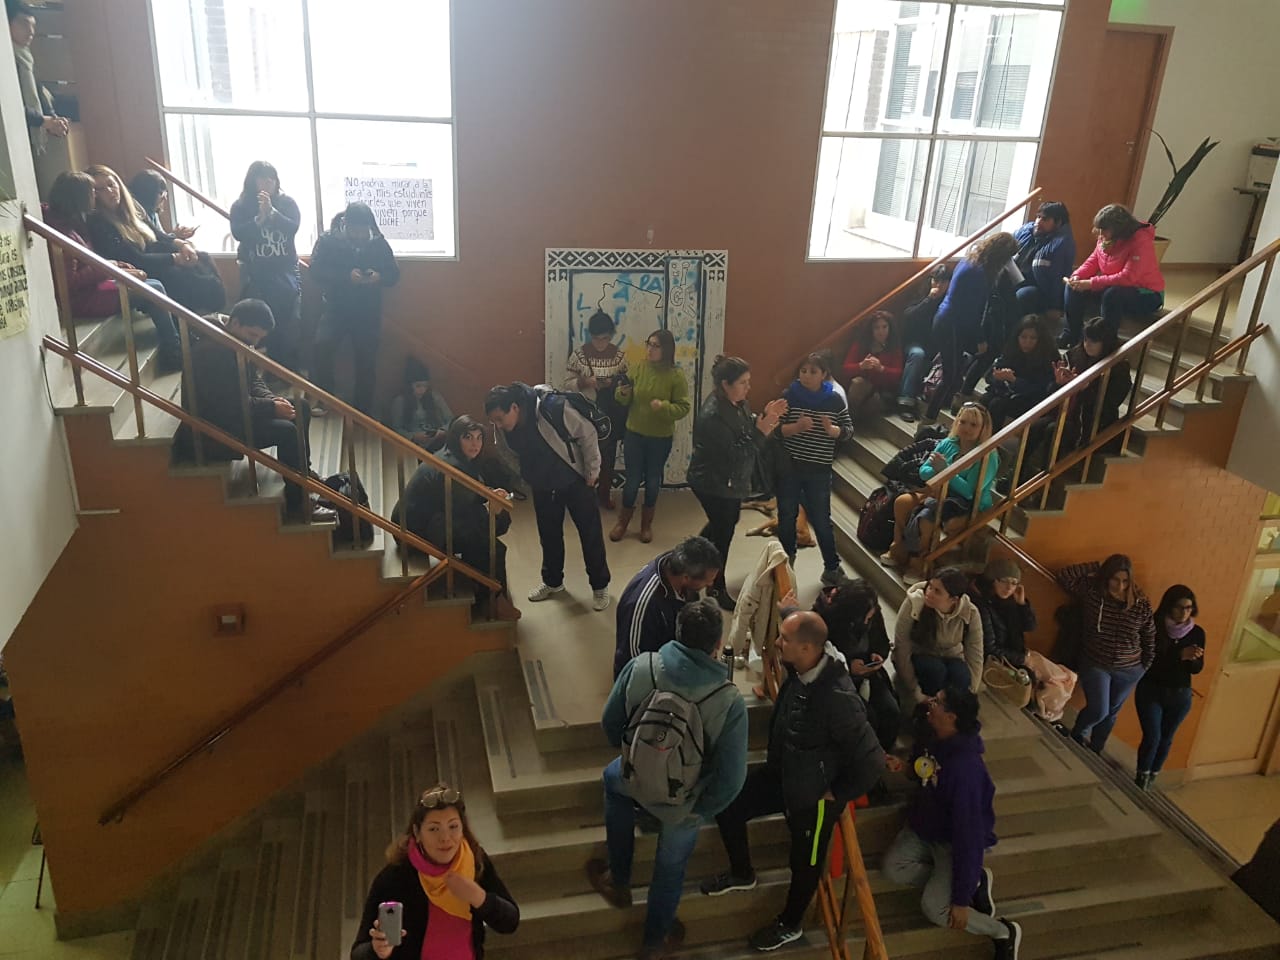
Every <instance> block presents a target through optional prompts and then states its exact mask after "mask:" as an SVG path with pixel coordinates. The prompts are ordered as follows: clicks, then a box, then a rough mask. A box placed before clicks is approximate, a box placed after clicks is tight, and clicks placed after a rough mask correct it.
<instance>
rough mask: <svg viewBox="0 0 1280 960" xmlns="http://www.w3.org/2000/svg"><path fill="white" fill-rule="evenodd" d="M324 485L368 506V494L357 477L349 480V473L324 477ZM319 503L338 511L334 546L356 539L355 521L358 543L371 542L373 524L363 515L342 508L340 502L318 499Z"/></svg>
mask: <svg viewBox="0 0 1280 960" xmlns="http://www.w3.org/2000/svg"><path fill="white" fill-rule="evenodd" d="M324 485H325V486H326V487H328V488H329V489H330V490H333V491H334V492H335V493H338V494H341V495H342V496H344V497H346V498H347V499H348V500H351V501H353V502H355V503H358V504H359V505H360V506H362V507H368V506H369V494H367V493H366V492H365V489H364V484H363V483H361V482H360V478H359V477H357V478H356V480H355V483H354V484H353V483H352V481H351V475H350V474H349V473H346V472H345V471H344V472H343V473H335V474H334V475H333V476H331V477H325V478H324ZM318 503H319V505H320V506H322V507H326V508H327V509H329V510H336V511H338V526H337V528H336V529H335V530H334V531H333V543H334V546H337V545H339V544H349V543H354V542H355V540H356V530H357V523H358V524H359V527H358V529H359V531H360V545H361V546H363V547H367V546H368V545H369V544H370V543H372V542H373V524H372V523H370V522H369V521H368V520H366V519H364V518H363V517H357V516H356V515H355V514H354V513H351V512H350V511H348V510H344V509H343V508H342V506H341V505H340V504H337V503H334V502H333V501H332V500H323V499H322V500H320V501H318Z"/></svg>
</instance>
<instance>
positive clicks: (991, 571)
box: [982, 557, 1022, 583]
mask: <svg viewBox="0 0 1280 960" xmlns="http://www.w3.org/2000/svg"><path fill="white" fill-rule="evenodd" d="M982 576H983V577H984V578H985V579H987V580H990V581H991V582H992V583H995V582H996V581H997V580H1021V579H1022V570H1021V569H1020V568H1019V567H1018V565H1017V564H1016V563H1014V562H1013V561H1012V560H1010V559H1009V558H1008V557H999V558H998V559H995V560H990V561H988V562H987V565H986V566H985V567H984V568H983V570H982Z"/></svg>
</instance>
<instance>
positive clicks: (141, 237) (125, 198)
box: [84, 163, 156, 250]
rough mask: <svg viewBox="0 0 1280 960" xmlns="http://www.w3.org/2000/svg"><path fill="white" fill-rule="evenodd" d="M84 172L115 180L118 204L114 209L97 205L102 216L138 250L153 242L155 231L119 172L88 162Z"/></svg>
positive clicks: (92, 175)
mask: <svg viewBox="0 0 1280 960" xmlns="http://www.w3.org/2000/svg"><path fill="white" fill-rule="evenodd" d="M84 172H85V173H87V174H88V175H89V176H91V177H93V178H94V179H95V180H96V179H97V178H98V177H110V178H111V179H112V180H114V181H115V183H116V189H117V190H119V191H120V204H119V206H117V207H116V208H115V209H114V210H108V209H107V208H106V207H104V206H101V205H98V206H97V209H98V210H99V211H101V213H102V215H103V216H104V217H106V218H107V219H108V220H110V221H111V222H112V223H113V224H115V227H116V229H117V230H119V231H120V235H121V236H122V237H124V238H125V239H126V240H128V241H129V242H130V243H131V244H133V245H134V246H135V247H137V248H138V249H139V250H145V249H146V247H147V244H149V243H155V240H156V235H155V231H154V230H152V229H151V227H150V225H148V223H147V219H146V217H145V216H143V213H142V208H141V207H140V206H139V205H138V201H137V200H135V199H133V194H132V193H130V192H129V188H128V187H126V186H125V185H124V181H123V180H121V179H120V174H118V173H116V172H115V171H114V170H112V169H111V168H110V167H108V166H106V165H104V164H101V163H94V164H90V165H89V166H87V167H85V168H84Z"/></svg>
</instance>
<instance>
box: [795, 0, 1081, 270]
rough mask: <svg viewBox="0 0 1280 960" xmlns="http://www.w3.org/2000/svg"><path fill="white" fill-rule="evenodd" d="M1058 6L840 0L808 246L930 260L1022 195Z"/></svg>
mask: <svg viewBox="0 0 1280 960" xmlns="http://www.w3.org/2000/svg"><path fill="white" fill-rule="evenodd" d="M1062 5H1063V0H1056V2H1055V0H1046V2H1028V3H1018V2H1007V0H985V2H978V3H959V2H955V0H944V2H939V3H907V2H899V0H837V4H836V14H835V27H834V35H833V36H832V40H831V60H830V64H829V65H828V73H827V95H826V104H825V107H824V110H823V118H822V144H821V147H820V148H819V151H818V176H817V183H816V186H815V189H814V197H813V219H812V226H811V229H810V236H809V256H810V257H811V258H813V259H838V260H851V259H872V260H889V259H900V258H906V257H934V256H937V255H939V254H941V253H944V252H945V251H946V249H947V248H948V247H952V246H954V245H955V243H956V241H957V240H959V239H960V238H962V237H964V236H967V235H968V234H970V233H972V232H974V231H975V230H977V229H978V228H980V227H981V226H982V225H983V224H984V223H986V222H987V221H989V220H991V219H992V218H993V217H995V216H997V215H998V214H999V213H1000V211H1001V210H1004V209H1006V208H1007V207H1009V206H1010V205H1011V204H1013V203H1016V202H1017V201H1018V200H1019V199H1020V198H1022V197H1024V196H1026V194H1027V193H1028V192H1029V191H1030V189H1031V186H1032V184H1031V177H1032V174H1033V172H1034V170H1035V164H1036V157H1037V154H1038V151H1039V147H1040V137H1041V134H1042V132H1043V128H1044V115H1045V109H1046V107H1047V104H1048V97H1049V86H1050V82H1051V80H1052V78H1053V69H1054V61H1055V59H1056V58H1057V51H1058V34H1059V31H1060V29H1061V25H1062ZM1010 219H1011V220H1012V221H1014V222H1020V220H1021V214H1020V213H1019V214H1018V215H1017V216H1016V217H1013V218H1010Z"/></svg>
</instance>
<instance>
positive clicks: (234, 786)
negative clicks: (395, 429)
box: [5, 416, 510, 917]
mask: <svg viewBox="0 0 1280 960" xmlns="http://www.w3.org/2000/svg"><path fill="white" fill-rule="evenodd" d="M65 422H66V425H67V436H68V440H69V443H70V449H71V453H72V458H73V462H74V468H75V473H76V476H77V478H78V480H79V487H80V493H81V502H82V506H83V508H84V509H86V510H93V509H118V510H119V511H120V512H119V514H114V515H98V516H82V517H81V518H80V528H79V529H78V530H77V532H76V533H75V535H74V536H73V538H72V540H71V543H70V544H69V545H68V547H67V549H66V550H65V551H64V552H63V554H62V556H61V558H60V559H59V561H58V563H57V565H56V567H55V568H54V570H53V572H52V573H51V574H50V576H49V578H48V579H47V580H46V581H45V583H44V586H43V588H42V589H41V591H40V593H39V595H38V596H37V597H36V599H35V601H34V603H33V604H32V605H31V607H30V609H29V610H28V612H27V614H26V616H25V618H24V619H23V621H22V623H21V624H20V625H19V627H18V629H17V632H16V633H15V634H14V635H13V637H12V639H11V640H10V641H9V643H8V645H7V646H6V648H5V666H6V667H7V669H8V671H9V680H10V686H11V689H12V692H13V698H14V703H15V706H16V709H17V714H18V717H19V724H20V730H21V734H22V739H23V745H24V748H25V752H26V763H27V774H28V777H29V778H30V783H31V792H32V796H33V799H34V800H35V805H36V809H38V810H39V812H40V827H41V830H42V832H43V835H44V842H45V848H46V850H47V851H48V856H49V869H50V873H51V876H52V877H53V880H54V882H55V883H56V884H57V890H58V909H59V912H60V914H62V915H64V916H65V915H70V916H72V917H75V916H77V915H82V914H84V913H86V912H90V911H94V910H99V909H102V908H105V907H108V906H111V905H115V904H118V903H120V902H122V901H127V900H128V899H129V898H131V897H137V896H138V895H139V894H141V893H142V892H143V890H144V889H145V886H146V883H147V881H149V880H150V879H152V878H154V877H155V876H156V875H157V874H158V873H159V872H160V871H162V870H163V869H165V868H166V867H169V866H172V865H173V864H175V863H176V862H177V861H178V860H179V859H180V858H181V857H182V856H183V855H185V854H187V853H189V852H190V851H192V850H193V849H195V848H196V847H197V846H198V845H199V843H200V842H201V841H202V840H204V839H205V838H207V837H209V836H210V835H212V834H213V833H214V832H215V831H217V830H218V829H219V828H220V827H222V826H223V825H225V824H227V823H229V822H231V821H233V820H234V819H235V818H237V817H239V816H241V815H243V814H245V813H247V812H249V811H251V810H253V809H254V808H255V807H257V806H258V805H260V804H261V803H262V802H263V801H265V800H266V799H267V798H269V797H270V796H271V795H272V794H274V793H275V792H277V791H279V790H280V789H281V788H283V787H285V786H287V785H288V784H289V783H291V782H293V781H294V780H295V779H297V778H298V777H299V776H301V775H302V774H303V773H304V772H306V771H307V770H308V769H310V768H311V767H313V766H314V765H315V764H317V763H319V762H321V761H323V760H325V759H327V758H328V757H330V756H331V755H332V754H333V753H335V752H336V751H337V750H338V749H339V748H340V747H341V746H342V745H344V744H346V743H347V742H349V741H350V740H352V739H353V738H355V737H356V736H357V735H358V734H360V733H362V732H363V731H364V730H366V729H368V728H369V727H370V726H372V725H373V724H374V723H375V722H376V721H377V719H378V718H379V717H380V716H381V715H383V714H384V713H385V712H386V711H388V710H389V709H391V708H394V707H396V706H398V705H400V704H401V703H403V702H404V701H406V700H408V699H409V698H410V697H412V696H413V695H414V694H416V693H418V692H420V691H421V690H424V689H425V688H426V687H428V686H429V685H430V684H431V683H432V682H434V681H435V680H437V679H439V678H440V677H442V676H444V675H445V674H446V673H447V672H448V671H449V670H450V669H452V668H453V667H455V666H457V665H458V664H460V663H461V662H462V661H463V660H465V659H466V658H467V657H468V656H470V655H471V654H472V653H474V652H476V651H479V650H489V649H499V648H501V647H503V646H505V645H506V644H507V643H509V642H510V639H509V638H510V634H509V632H507V631H489V630H486V631H472V630H469V629H467V623H468V620H469V618H468V610H467V608H466V607H465V606H463V607H456V606H449V607H430V608H428V607H424V606H423V605H422V603H421V602H420V601H419V602H417V603H412V602H411V603H409V604H407V605H406V606H405V607H404V608H403V609H402V610H401V611H400V612H399V613H393V614H389V615H387V616H386V617H385V618H384V619H383V620H381V621H380V622H379V624H378V625H377V626H375V627H374V628H373V629H371V630H370V631H369V632H368V633H366V634H365V635H363V636H362V637H359V638H357V639H356V640H355V641H354V642H353V643H352V644H351V645H350V646H348V647H347V648H346V649H345V650H344V651H343V652H341V653H339V654H337V655H336V656H335V657H333V658H332V659H331V660H329V661H328V662H326V663H325V664H324V665H322V666H321V667H319V668H317V669H316V670H315V671H314V672H313V673H312V674H311V675H310V676H309V678H308V679H307V681H306V682H305V683H304V684H302V685H301V686H299V687H295V688H293V689H291V690H289V691H287V692H285V693H284V694H282V695H281V697H280V698H279V700H278V701H277V702H276V703H275V704H274V705H271V706H268V707H267V708H265V710H264V711H263V712H262V713H260V714H258V715H257V716H255V717H253V718H251V719H250V720H248V721H247V722H246V723H245V724H244V726H243V727H242V728H240V729H237V730H236V731H234V732H232V733H231V734H229V735H228V736H227V737H226V739H224V740H223V741H222V742H221V743H219V745H218V747H217V749H216V750H215V751H214V752H213V753H211V754H207V755H204V756H200V757H198V758H196V759H195V760H194V761H192V763H191V764H190V765H189V766H188V767H187V768H185V769H183V770H181V771H180V772H178V773H177V774H176V775H175V776H174V778H173V779H172V781H171V782H170V783H169V784H167V785H165V786H162V787H161V788H160V789H158V790H157V791H156V792H155V793H153V794H152V795H151V796H149V797H148V798H146V799H144V800H143V801H142V802H141V803H140V804H139V806H138V807H137V808H136V809H135V810H134V812H132V813H130V814H129V815H128V816H126V817H125V819H124V820H123V822H121V823H118V824H112V825H110V826H105V827H102V826H98V823H97V820H98V816H99V815H100V814H101V813H102V811H103V810H104V809H105V808H106V807H107V806H108V805H109V804H111V803H112V802H113V801H115V800H116V799H117V798H118V797H119V796H120V795H121V794H122V793H124V792H125V791H127V790H128V789H130V788H131V787H133V786H134V785H136V784H137V783H138V782H140V781H141V780H142V779H143V778H144V777H145V776H147V775H148V774H150V773H151V772H153V771H154V770H156V769H157V768H158V767H159V766H161V765H162V764H163V763H164V762H166V761H168V760H169V759H170V758H172V757H173V756H174V755H175V754H176V753H177V752H178V751H180V750H181V749H183V748H185V747H187V746H188V745H189V744H190V743H191V742H192V741H194V740H195V739H196V738H197V737H199V736H200V735H202V734H203V733H205V732H206V731H207V730H208V729H209V728H210V727H211V726H213V725H214V724H216V723H218V722H220V721H221V720H222V719H223V718H224V717H225V716H227V715H228V714H230V713H231V712H232V711H234V710H235V709H236V708H238V707H239V706H240V705H242V704H243V703H244V702H246V701H247V700H249V699H250V698H251V697H252V696H253V695H255V694H256V693H258V692H259V691H261V690H262V689H264V688H265V687H266V686H268V685H269V684H270V683H271V682H272V681H274V680H275V679H276V678H278V677H280V676H281V675H283V674H285V673H287V672H288V671H289V669H291V668H292V667H293V666H294V665H296V664H298V663H300V662H301V661H303V660H305V659H306V658H307V657H308V656H309V655H310V654H311V653H313V652H314V651H315V650H317V649H318V648H319V647H321V646H323V645H324V644H325V643H326V642H328V641H329V640H332V639H333V638H334V637H335V636H336V635H337V634H338V633H339V632H340V631H341V630H342V629H343V628H345V627H347V626H348V625H350V624H353V623H355V622H356V621H357V620H359V619H360V618H361V617H362V616H363V615H364V614H365V613H367V612H368V611H370V610H372V609H374V608H376V607H377V606H378V605H379V604H380V603H382V602H383V601H384V600H386V599H387V598H389V597H390V596H392V595H393V594H394V593H395V592H396V591H397V590H398V589H399V587H397V586H392V585H390V584H386V583H383V582H382V581H381V580H380V578H379V576H378V570H379V566H380V563H379V561H364V560H348V559H341V560H339V559H334V558H332V557H331V556H330V550H329V544H328V537H327V536H326V535H325V534H323V533H307V532H281V531H280V530H279V529H278V516H279V513H278V507H277V506H275V505H271V504H267V505H248V504H238V505H230V504H228V503H226V501H225V500H224V496H223V492H222V485H221V481H219V480H217V479H214V478H175V477H170V476H169V474H168V457H169V450H168V447H167V446H142V447H138V446H134V447H124V446H116V445H114V444H113V443H112V442H111V440H110V436H109V433H108V430H107V427H106V421H105V419H104V418H102V417H96V416H80V417H76V416H73V417H67V418H65ZM225 603H242V604H244V606H245V610H246V621H245V622H246V627H247V629H246V632H245V633H244V634H243V635H240V636H230V637H225V636H223V637H220V636H216V635H215V634H214V631H213V628H214V622H213V612H212V608H213V606H214V605H215V604H225Z"/></svg>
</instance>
